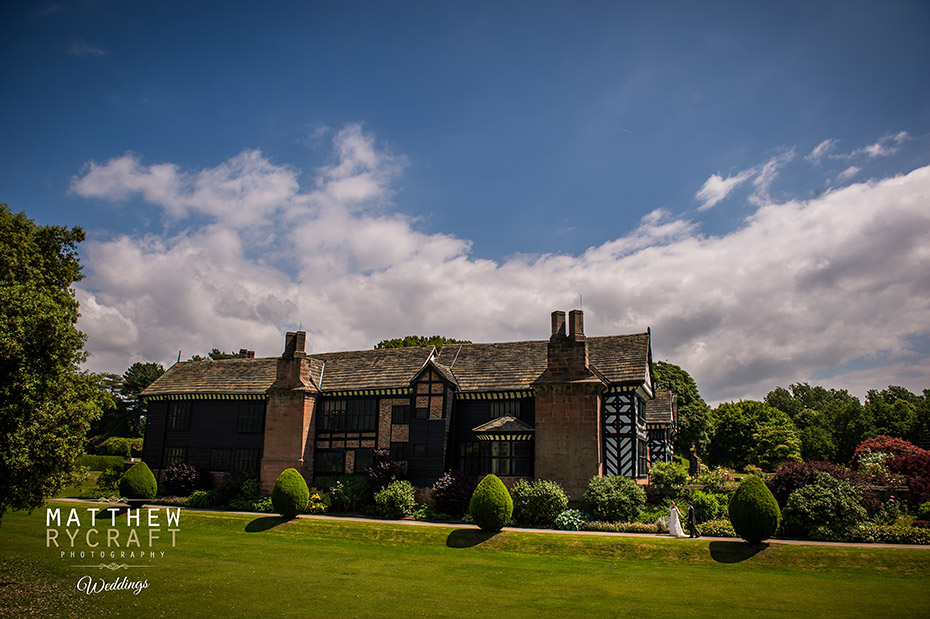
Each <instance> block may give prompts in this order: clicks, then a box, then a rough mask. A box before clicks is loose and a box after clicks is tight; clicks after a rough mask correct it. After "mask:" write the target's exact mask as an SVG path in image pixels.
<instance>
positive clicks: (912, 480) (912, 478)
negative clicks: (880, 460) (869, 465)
mask: <svg viewBox="0 0 930 619" xmlns="http://www.w3.org/2000/svg"><path fill="white" fill-rule="evenodd" d="M887 465H888V468H889V469H890V470H891V471H893V472H895V473H898V474H900V475H904V477H905V480H906V481H905V483H906V484H907V487H908V490H910V495H911V496H910V500H911V503H913V504H914V505H917V504H918V503H923V502H925V501H930V451H924V450H920V451H911V452H908V453H904V454H900V455H897V456H894V457H893V458H891V459H890V460H888V462H887Z"/></svg>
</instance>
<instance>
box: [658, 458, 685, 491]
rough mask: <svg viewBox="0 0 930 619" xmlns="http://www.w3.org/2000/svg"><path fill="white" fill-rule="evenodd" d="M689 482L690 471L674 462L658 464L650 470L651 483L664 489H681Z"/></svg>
mask: <svg viewBox="0 0 930 619" xmlns="http://www.w3.org/2000/svg"><path fill="white" fill-rule="evenodd" d="M687 481H688V469H686V468H684V467H682V466H679V465H678V464H675V463H674V462H656V463H655V464H653V465H652V468H650V469H649V483H650V484H653V485H654V486H662V487H664V488H680V487H682V486H684V485H685V483H686V482H687Z"/></svg>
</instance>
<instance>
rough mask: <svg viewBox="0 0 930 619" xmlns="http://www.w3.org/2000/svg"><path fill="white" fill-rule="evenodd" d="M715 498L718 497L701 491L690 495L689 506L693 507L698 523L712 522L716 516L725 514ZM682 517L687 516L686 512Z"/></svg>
mask: <svg viewBox="0 0 930 619" xmlns="http://www.w3.org/2000/svg"><path fill="white" fill-rule="evenodd" d="M717 497H718V495H716V494H711V493H709V492H702V491H701V490H696V491H695V492H692V493H691V504H692V505H693V506H694V516H695V517H696V518H697V521H698V522H699V523H700V522H707V521H708V520H714V519H715V518H717V516H720V515H722V514H723V513H725V512H726V508H725V507H723V506H721V504H720V501H719V499H718V498H717ZM724 505H726V504H724ZM683 515H685V516H687V511H686V512H685V513H684V514H683ZM683 524H684V523H683Z"/></svg>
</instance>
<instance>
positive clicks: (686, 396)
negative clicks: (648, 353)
mask: <svg viewBox="0 0 930 619" xmlns="http://www.w3.org/2000/svg"><path fill="white" fill-rule="evenodd" d="M652 374H653V382H654V383H655V388H656V389H668V390H669V391H671V392H672V393H674V394H675V395H676V396H678V432H677V433H676V435H675V453H677V454H681V455H686V454H688V453H690V452H691V446H692V445H694V446H695V447H696V448H697V451H698V453H699V454H704V453H705V451H706V449H707V443H708V439H709V431H710V407H709V406H708V405H707V402H705V401H704V398H702V397H701V394H700V393H698V388H697V384H696V383H695V382H694V379H693V378H691V375H690V374H688V373H687V372H686V371H684V370H683V369H681V368H680V367H678V366H677V365H674V364H672V363H667V362H665V361H656V362H655V363H653V364H652Z"/></svg>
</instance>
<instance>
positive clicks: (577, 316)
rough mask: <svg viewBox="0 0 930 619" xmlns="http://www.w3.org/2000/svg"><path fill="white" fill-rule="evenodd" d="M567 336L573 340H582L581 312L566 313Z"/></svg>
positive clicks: (582, 321) (582, 317)
mask: <svg viewBox="0 0 930 619" xmlns="http://www.w3.org/2000/svg"><path fill="white" fill-rule="evenodd" d="M568 335H569V337H573V338H575V339H579V338H582V339H583V338H584V312H582V311H581V310H572V311H570V312H569V313H568Z"/></svg>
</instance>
